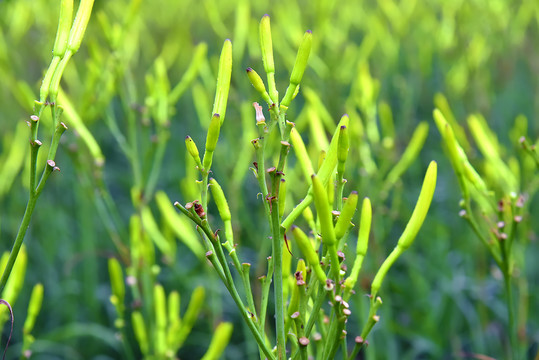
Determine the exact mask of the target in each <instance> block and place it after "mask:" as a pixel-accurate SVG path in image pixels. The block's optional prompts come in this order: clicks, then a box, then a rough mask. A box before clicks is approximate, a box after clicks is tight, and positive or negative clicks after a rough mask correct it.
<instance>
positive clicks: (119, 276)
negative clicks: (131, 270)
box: [109, 258, 125, 309]
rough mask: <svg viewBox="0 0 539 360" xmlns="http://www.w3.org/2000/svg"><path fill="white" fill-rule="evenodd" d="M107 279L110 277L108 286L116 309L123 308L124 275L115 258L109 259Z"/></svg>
mask: <svg viewBox="0 0 539 360" xmlns="http://www.w3.org/2000/svg"><path fill="white" fill-rule="evenodd" d="M109 277H110V286H111V288H112V295H113V296H114V299H115V301H116V302H117V303H116V304H114V305H115V306H116V308H118V309H121V308H123V303H124V298H125V282H124V274H123V272H122V267H121V266H120V262H119V261H118V259H116V258H110V259H109Z"/></svg>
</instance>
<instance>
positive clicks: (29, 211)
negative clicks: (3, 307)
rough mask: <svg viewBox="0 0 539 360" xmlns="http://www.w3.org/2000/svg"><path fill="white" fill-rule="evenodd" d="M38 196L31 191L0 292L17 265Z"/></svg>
mask: <svg viewBox="0 0 539 360" xmlns="http://www.w3.org/2000/svg"><path fill="white" fill-rule="evenodd" d="M30 172H31V175H30V176H35V172H32V171H30ZM38 196H39V195H37V194H35V193H34V192H33V191H31V194H30V199H29V200H28V203H27V204H26V210H25V211H24V216H23V218H22V221H21V225H20V226H19V231H18V232H17V237H16V238H15V242H14V243H13V248H12V249H11V253H10V254H9V258H8V261H7V264H6V267H5V269H4V273H3V274H2V278H1V279H0V294H2V292H3V291H4V287H5V286H6V283H7V280H8V279H9V275H10V274H11V270H13V265H15V260H17V255H19V250H20V249H21V246H22V243H23V241H24V236H25V235H26V231H27V230H28V227H29V225H30V219H31V218H32V213H33V212H34V208H35V207H36V201H37V198H38Z"/></svg>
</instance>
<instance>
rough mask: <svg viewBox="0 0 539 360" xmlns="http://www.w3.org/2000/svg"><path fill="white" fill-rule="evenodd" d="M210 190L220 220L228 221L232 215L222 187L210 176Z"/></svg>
mask: <svg viewBox="0 0 539 360" xmlns="http://www.w3.org/2000/svg"><path fill="white" fill-rule="evenodd" d="M210 190H211V194H212V195H213V200H214V201H215V205H217V210H218V211H219V215H220V216H221V220H223V221H230V220H231V219H232V216H231V215H230V208H229V207H228V202H227V201H226V197H225V194H224V192H223V189H222V188H221V186H220V185H219V183H218V182H217V181H216V180H215V179H214V178H210Z"/></svg>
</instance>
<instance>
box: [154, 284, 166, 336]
mask: <svg viewBox="0 0 539 360" xmlns="http://www.w3.org/2000/svg"><path fill="white" fill-rule="evenodd" d="M153 301H154V309H155V325H156V326H157V328H158V329H164V328H166V326H167V316H166V313H165V311H166V309H167V304H166V303H167V300H166V296H165V289H164V288H163V286H162V285H160V284H156V285H155V286H154V287H153Z"/></svg>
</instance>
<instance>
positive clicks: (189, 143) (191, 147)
mask: <svg viewBox="0 0 539 360" xmlns="http://www.w3.org/2000/svg"><path fill="white" fill-rule="evenodd" d="M185 147H186V148H187V152H189V155H191V157H192V158H193V160H195V164H197V166H202V164H201V163H200V155H199V153H198V148H197V144H195V142H194V141H193V139H192V138H191V137H190V136H189V135H187V136H186V137H185Z"/></svg>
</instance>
